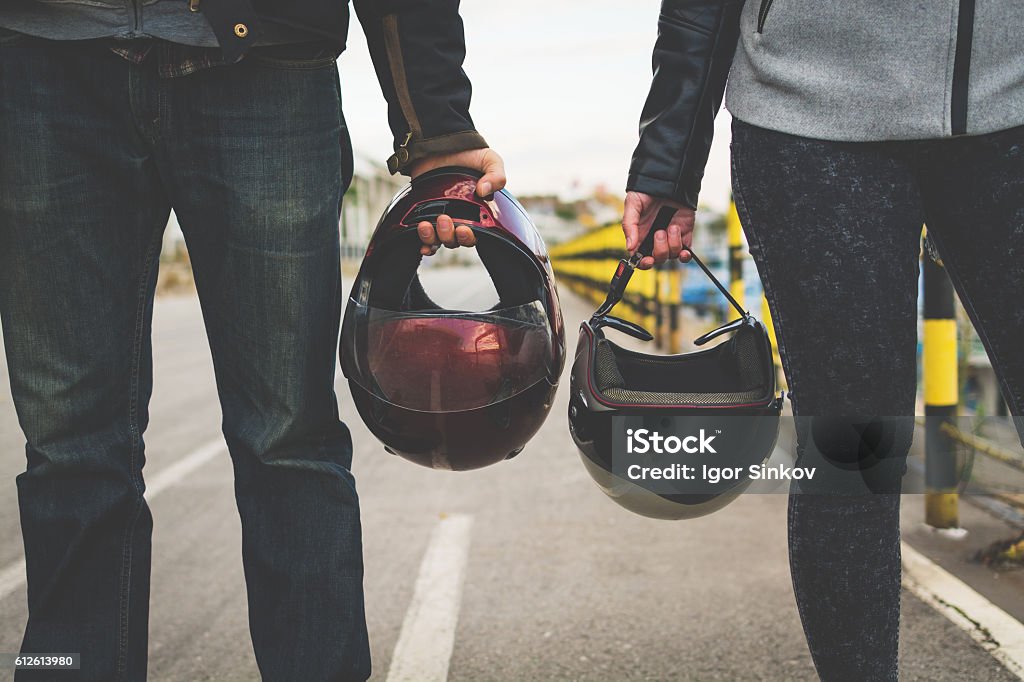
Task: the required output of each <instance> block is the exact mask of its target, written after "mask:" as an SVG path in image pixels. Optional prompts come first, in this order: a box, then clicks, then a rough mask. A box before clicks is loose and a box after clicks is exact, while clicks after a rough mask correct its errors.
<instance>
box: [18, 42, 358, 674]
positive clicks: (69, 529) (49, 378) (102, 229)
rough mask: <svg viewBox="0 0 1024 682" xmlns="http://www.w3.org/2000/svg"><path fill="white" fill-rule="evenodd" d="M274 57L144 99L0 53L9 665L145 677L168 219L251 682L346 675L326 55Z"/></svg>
mask: <svg viewBox="0 0 1024 682" xmlns="http://www.w3.org/2000/svg"><path fill="white" fill-rule="evenodd" d="M274 54H275V57H274V58H270V57H253V58H248V59H246V60H244V61H242V62H240V63H238V64H235V65H232V66H225V67H216V68H210V69H206V70H202V71H199V72H197V73H194V74H192V75H189V76H186V77H181V78H161V77H160V76H159V75H158V72H157V64H156V61H157V60H156V58H148V59H146V60H145V61H143V62H142V63H140V64H133V63H129V62H128V61H126V60H125V59H122V58H121V57H119V56H117V55H115V54H113V53H111V52H110V50H109V49H108V48H107V46H105V45H103V44H99V43H92V42H89V43H51V42H47V41H43V40H39V39H29V38H17V37H15V38H13V39H10V36H7V37H5V38H3V39H2V40H0V316H2V320H3V330H4V341H5V345H6V351H7V355H8V361H9V366H10V372H11V386H12V390H13V393H14V400H15V405H16V407H17V411H18V417H19V419H20V423H21V426H22V428H23V429H24V432H25V436H26V439H27V447H26V453H27V460H28V465H27V470H26V471H25V472H24V473H23V474H21V475H20V476H19V477H18V496H19V502H20V507H21V520H22V529H23V533H24V541H25V558H26V562H27V567H28V600H29V620H28V625H27V628H26V632H25V638H24V643H23V651H25V652H78V653H81V654H82V671H81V674H79V675H75V676H74V679H81V680H103V681H105V682H110V681H112V680H143V679H144V678H145V676H146V649H147V629H148V625H147V617H148V602H149V576H150V535H151V528H152V520H151V516H150V512H149V510H148V509H147V506H146V502H145V500H144V499H143V491H144V489H145V487H144V483H143V476H142V472H143V464H144V462H145V457H144V446H143V434H144V432H145V430H146V424H147V421H148V412H147V403H148V401H149V398H150V393H151V387H152V382H151V361H152V358H151V346H150V318H151V314H152V308H153V293H154V285H155V282H156V274H157V263H158V256H159V253H160V245H161V235H162V233H163V230H164V226H165V224H166V222H167V218H168V214H169V211H170V209H171V208H172V207H173V208H174V210H175V212H176V213H177V216H178V220H179V222H180V224H181V227H182V229H183V231H184V234H185V236H186V239H187V242H188V247H189V253H190V254H191V258H192V267H193V270H194V272H195V278H196V284H197V287H198V290H199V296H200V299H201V302H202V309H203V315H204V318H205V321H206V328H207V334H208V337H209V342H210V346H211V348H212V352H213V360H214V368H215V372H216V378H217V386H218V389H219V393H220V401H221V406H222V409H223V430H224V435H225V438H226V440H227V444H228V447H229V450H230V453H231V458H232V462H233V465H234V471H235V494H236V498H237V504H238V510H239V513H240V516H241V521H242V532H243V539H242V555H243V562H244V567H245V576H246V582H247V586H248V595H249V619H250V630H251V634H252V639H253V645H254V648H255V652H256V658H257V662H258V664H259V667H260V670H261V672H262V674H263V676H264V677H265V678H266V679H268V680H296V681H299V682H310V681H315V680H363V679H365V678H366V677H367V676H368V675H369V667H370V663H369V649H368V643H367V635H366V626H365V618H364V612H363V596H362V575H363V568H362V557H361V533H360V522H359V509H358V500H357V497H356V490H355V483H354V480H353V477H352V474H351V473H350V471H349V468H350V464H351V457H352V447H351V439H350V436H349V432H348V429H347V428H346V427H345V425H344V424H342V422H341V421H340V420H339V417H338V407H337V401H336V398H335V394H334V388H333V384H334V370H335V354H336V349H337V345H336V344H337V335H338V325H339V317H340V306H341V299H342V293H341V281H340V271H339V246H338V218H339V209H340V204H341V198H342V194H343V192H344V189H345V187H346V185H347V183H348V182H349V180H350V179H351V178H350V177H348V175H349V172H348V170H345V169H350V168H351V159H350V155H351V150H350V148H349V146H348V145H349V141H348V132H347V129H346V127H345V123H344V120H343V118H342V113H341V108H340V91H339V83H338V74H337V70H336V66H335V60H334V58H333V55H327V56H322V57H318V58H316V59H310V58H301V59H290V58H288V57H287V55H284V56H282V54H281V50H277V52H275V53H274ZM49 675H51V676H52V673H49ZM19 679H35V678H33V677H32V676H31V675H29V674H24V675H23V676H21V677H19Z"/></svg>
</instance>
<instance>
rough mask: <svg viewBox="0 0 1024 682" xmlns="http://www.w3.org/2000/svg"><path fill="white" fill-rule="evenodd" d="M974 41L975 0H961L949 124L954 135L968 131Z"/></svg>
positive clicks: (957, 22) (957, 24) (957, 23)
mask: <svg viewBox="0 0 1024 682" xmlns="http://www.w3.org/2000/svg"><path fill="white" fill-rule="evenodd" d="M973 41H974V0H960V11H959V13H958V16H957V21H956V50H955V52H954V57H953V84H952V91H951V93H950V98H949V125H950V128H951V129H952V133H953V134H954V135H964V134H966V133H967V91H968V86H969V84H970V72H971V46H972V44H973Z"/></svg>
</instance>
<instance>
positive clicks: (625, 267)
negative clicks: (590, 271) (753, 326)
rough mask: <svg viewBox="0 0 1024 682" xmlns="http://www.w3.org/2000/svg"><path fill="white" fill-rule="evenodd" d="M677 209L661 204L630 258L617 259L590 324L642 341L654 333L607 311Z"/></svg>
mask: <svg viewBox="0 0 1024 682" xmlns="http://www.w3.org/2000/svg"><path fill="white" fill-rule="evenodd" d="M676 210H677V209H675V208H674V207H672V206H663V207H662V208H661V210H659V211H658V215H657V216H655V218H654V223H653V224H652V225H651V229H650V231H649V232H648V233H647V236H646V237H644V241H643V243H641V244H640V246H639V248H637V250H636V252H635V253H634V254H633V255H632V256H630V257H629V258H623V259H622V260H620V261H619V265H618V267H616V268H615V274H614V275H613V276H612V281H611V282H610V283H609V284H608V295H607V296H606V297H605V299H604V303H602V304H601V305H600V306H599V307H598V309H597V310H596V311H594V314H593V315H592V316H591V317H590V324H591V326H593V327H595V328H599V327H604V326H608V327H611V328H612V329H616V330H618V331H621V332H623V333H625V334H629V335H630V336H633V337H635V338H638V339H640V340H642V341H650V340H651V339H653V338H654V336H653V335H652V334H651V333H650V332H649V331H647V330H646V329H644V328H643V327H641V326H639V325H637V324H633V323H632V322H627V321H626V320H623V319H621V318H618V317H612V316H611V315H609V314H608V313H610V312H611V310H612V308H614V307H615V305H616V304H617V303H618V302H619V301H621V300H622V296H623V294H625V292H626V285H628V284H629V280H630V278H632V277H633V272H635V271H636V268H637V266H638V265H639V264H640V261H641V260H642V259H643V258H644V257H645V256H650V255H652V254H653V251H654V233H655V232H658V231H659V230H664V229H667V228H668V226H669V224H670V223H671V222H672V218H673V217H674V216H675V214H676ZM686 251H688V252H689V253H690V257H691V259H692V260H693V262H695V263H696V264H697V265H698V266H700V269H701V270H703V271H704V274H705V275H707V276H708V279H710V280H711V281H712V283H713V284H714V285H715V286H716V287H718V290H719V291H721V292H722V295H723V296H725V298H726V299H727V300H728V301H729V303H730V304H731V305H732V307H733V308H735V309H736V311H737V312H738V313H739V314H740V318H741V319H743V320H745V319H747V318H748V317H749V316H750V313H748V312H747V311H746V310H744V309H743V306H741V305H740V304H739V302H738V301H737V300H736V299H735V298H733V296H732V294H730V293H729V290H728V289H727V288H726V287H725V285H723V284H722V283H721V282H720V281H718V278H717V277H715V275H714V274H713V273H712V272H711V270H710V269H709V268H708V266H707V265H705V264H704V261H702V260H701V259H700V258H698V257H697V254H696V253H694V252H693V249H691V248H687V249H686ZM733 328H734V323H729V324H727V325H725V326H724V327H720V328H719V329H716V330H714V331H713V332H709V333H708V334H705V335H704V337H702V340H701V341H700V342H701V343H705V342H707V341H709V340H711V339H712V338H714V337H715V336H718V335H719V334H723V333H725V332H727V331H731V330H732V329H733ZM716 332H717V333H716Z"/></svg>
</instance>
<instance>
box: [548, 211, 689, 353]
mask: <svg viewBox="0 0 1024 682" xmlns="http://www.w3.org/2000/svg"><path fill="white" fill-rule="evenodd" d="M624 246H625V239H624V238H623V236H622V228H621V227H620V226H619V225H618V224H612V225H606V226H604V227H599V228H597V229H596V230H591V231H590V232H587V233H586V234H584V235H582V236H580V237H577V238H576V239H573V240H571V241H569V242H565V243H562V244H558V245H556V246H553V247H552V248H551V250H550V253H549V255H550V256H551V265H552V267H553V268H554V270H555V274H556V275H557V276H558V281H559V283H560V284H561V285H562V286H564V287H566V288H568V289H569V290H571V291H573V292H575V293H576V294H579V295H580V296H582V297H583V298H586V299H587V300H590V301H593V302H594V303H595V304H600V303H601V302H602V301H603V300H604V297H605V294H607V293H608V282H609V280H611V278H612V274H613V273H614V272H615V268H616V267H617V266H618V263H619V260H620V259H621V258H623V257H624V256H625V255H626V251H625V248H624ZM679 280H680V277H679V276H678V274H677V276H676V277H675V278H674V281H675V282H678V281H679ZM672 283H673V278H672V277H671V276H670V269H668V268H655V269H652V270H637V271H636V272H635V273H634V274H633V278H632V279H631V280H630V283H629V287H628V288H627V289H626V293H625V295H624V296H623V298H622V302H621V303H619V305H618V306H617V307H616V308H615V314H616V315H618V316H619V317H622V318H624V319H626V320H629V321H630V322H635V323H636V324H639V325H640V326H642V327H644V328H645V329H647V330H649V331H650V332H651V333H652V334H654V336H655V339H656V340H657V342H658V345H659V346H660V347H665V346H666V345H667V346H668V349H669V351H670V352H673V353H678V352H679V351H680V349H679V348H678V347H676V348H673V347H672V343H671V336H672V335H671V332H670V331H669V333H668V334H667V335H666V334H665V333H663V332H664V331H665V329H664V327H665V325H668V328H669V329H671V320H672V318H673V315H674V316H675V317H678V303H679V301H680V298H681V295H682V292H681V290H680V289H679V287H678V283H677V284H676V286H675V289H674V291H673V290H672V287H671V285H672ZM673 293H674V300H675V302H676V306H675V312H674V313H672V312H670V311H669V310H667V309H666V308H667V306H666V305H663V302H667V301H669V300H671V299H672V295H673ZM675 328H676V329H678V322H677V323H676V326H675ZM676 336H678V334H677V335H676Z"/></svg>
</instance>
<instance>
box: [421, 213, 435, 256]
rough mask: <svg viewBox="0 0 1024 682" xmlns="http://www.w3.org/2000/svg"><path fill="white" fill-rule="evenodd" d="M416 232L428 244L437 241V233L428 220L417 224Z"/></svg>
mask: <svg viewBox="0 0 1024 682" xmlns="http://www.w3.org/2000/svg"><path fill="white" fill-rule="evenodd" d="M416 234H418V235H419V236H420V241H421V242H423V244H424V245H426V246H430V245H431V244H435V243H437V235H436V234H435V233H434V226H433V225H431V224H430V223H429V222H427V221H426V220H424V221H423V222H421V223H420V224H419V225H417V226H416ZM421 252H422V251H421Z"/></svg>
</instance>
